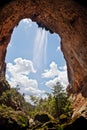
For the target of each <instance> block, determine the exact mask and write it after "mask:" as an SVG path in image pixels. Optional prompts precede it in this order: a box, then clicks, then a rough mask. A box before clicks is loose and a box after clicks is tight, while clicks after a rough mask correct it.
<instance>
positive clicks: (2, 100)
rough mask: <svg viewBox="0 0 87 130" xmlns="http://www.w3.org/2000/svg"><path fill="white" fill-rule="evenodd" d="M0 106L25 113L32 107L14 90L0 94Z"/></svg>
mask: <svg viewBox="0 0 87 130" xmlns="http://www.w3.org/2000/svg"><path fill="white" fill-rule="evenodd" d="M0 104H4V105H6V106H8V107H9V106H11V107H12V108H13V109H14V110H22V111H25V112H26V113H27V112H29V110H31V109H32V110H33V106H32V105H31V104H30V103H27V102H26V101H25V99H24V96H23V95H21V94H20V93H19V92H18V91H17V89H15V88H11V89H10V90H6V91H5V92H3V93H2V95H1V96H0Z"/></svg>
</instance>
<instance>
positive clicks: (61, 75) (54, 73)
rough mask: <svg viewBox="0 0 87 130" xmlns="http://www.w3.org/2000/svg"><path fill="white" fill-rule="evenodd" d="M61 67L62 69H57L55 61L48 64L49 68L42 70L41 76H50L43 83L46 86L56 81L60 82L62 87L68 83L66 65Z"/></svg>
mask: <svg viewBox="0 0 87 130" xmlns="http://www.w3.org/2000/svg"><path fill="white" fill-rule="evenodd" d="M61 68H62V71H60V70H59V69H58V67H57V64H56V63H55V62H52V63H51V64H50V69H49V70H45V71H44V73H43V74H42V76H43V78H52V79H51V80H49V81H47V82H46V83H45V85H46V86H47V87H53V86H54V85H56V83H57V82H60V83H61V84H62V85H63V86H64V87H66V86H67V85H68V78H67V67H66V65H65V66H63V67H61Z"/></svg>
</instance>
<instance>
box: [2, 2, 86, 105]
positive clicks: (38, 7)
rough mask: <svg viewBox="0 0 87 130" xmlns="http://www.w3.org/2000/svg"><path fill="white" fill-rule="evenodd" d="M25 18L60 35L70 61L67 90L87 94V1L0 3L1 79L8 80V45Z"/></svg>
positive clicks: (72, 92) (66, 57)
mask: <svg viewBox="0 0 87 130" xmlns="http://www.w3.org/2000/svg"><path fill="white" fill-rule="evenodd" d="M23 18H31V19H32V21H36V22H37V23H38V24H39V25H40V26H43V27H45V29H47V30H48V29H49V31H50V32H52V33H53V32H55V33H57V34H59V35H60V37H61V49H62V51H63V54H64V58H65V60H66V63H67V71H68V79H69V85H68V88H67V91H68V93H69V94H73V95H78V94H79V93H81V94H82V96H83V97H87V6H86V3H85V4H84V3H82V1H81V0H67V1H66V0H7V2H6V3H4V2H2V4H0V82H3V79H5V56H6V48H7V46H8V44H9V42H10V38H11V34H12V32H13V29H14V27H16V26H17V25H18V23H19V22H20V20H21V19H23ZM53 44H54V43H53ZM19 49H20V48H19ZM76 102H77V100H76ZM79 103H80V101H79ZM77 105H78V104H77Z"/></svg>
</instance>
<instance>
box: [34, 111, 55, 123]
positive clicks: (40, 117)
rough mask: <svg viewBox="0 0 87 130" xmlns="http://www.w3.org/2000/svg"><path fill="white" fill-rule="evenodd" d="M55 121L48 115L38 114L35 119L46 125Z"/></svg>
mask: <svg viewBox="0 0 87 130" xmlns="http://www.w3.org/2000/svg"><path fill="white" fill-rule="evenodd" d="M53 119H54V118H53V117H52V116H50V115H49V114H47V113H38V114H36V115H35V117H34V121H39V122H41V123H46V122H48V121H51V120H53Z"/></svg>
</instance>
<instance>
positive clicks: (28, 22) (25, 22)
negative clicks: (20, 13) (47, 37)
mask: <svg viewBox="0 0 87 130" xmlns="http://www.w3.org/2000/svg"><path fill="white" fill-rule="evenodd" d="M22 22H23V23H24V24H26V25H27V27H31V26H32V20H31V19H28V18H25V19H23V20H22Z"/></svg>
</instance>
